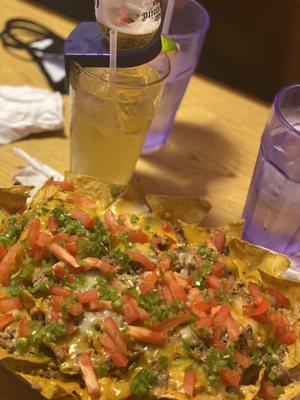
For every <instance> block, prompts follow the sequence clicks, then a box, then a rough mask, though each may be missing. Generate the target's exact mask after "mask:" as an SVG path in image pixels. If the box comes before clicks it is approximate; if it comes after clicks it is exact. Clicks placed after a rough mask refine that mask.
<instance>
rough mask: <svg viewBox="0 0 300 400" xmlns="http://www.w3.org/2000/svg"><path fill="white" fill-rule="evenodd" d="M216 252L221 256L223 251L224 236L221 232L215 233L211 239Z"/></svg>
mask: <svg viewBox="0 0 300 400" xmlns="http://www.w3.org/2000/svg"><path fill="white" fill-rule="evenodd" d="M212 240H213V242H214V244H215V246H216V249H217V251H218V252H219V253H220V254H222V253H223V251H224V247H225V243H226V236H225V233H224V232H223V231H217V232H216V233H215V234H214V236H213V238H212Z"/></svg>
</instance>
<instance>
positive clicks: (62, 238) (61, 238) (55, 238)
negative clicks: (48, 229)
mask: <svg viewBox="0 0 300 400" xmlns="http://www.w3.org/2000/svg"><path fill="white" fill-rule="evenodd" d="M68 237H69V235H68V234H67V233H66V232H59V233H57V234H56V235H54V236H52V242H64V241H66V240H67V239H68Z"/></svg>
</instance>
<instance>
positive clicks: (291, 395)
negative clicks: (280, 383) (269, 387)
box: [278, 382, 300, 400]
mask: <svg viewBox="0 0 300 400" xmlns="http://www.w3.org/2000/svg"><path fill="white" fill-rule="evenodd" d="M299 395H300V382H294V383H291V384H290V385H288V386H285V387H284V393H283V394H282V395H281V396H279V398H278V400H293V399H295V398H296V396H299Z"/></svg>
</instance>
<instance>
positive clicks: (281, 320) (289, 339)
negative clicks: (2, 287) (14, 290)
mask: <svg viewBox="0 0 300 400" xmlns="http://www.w3.org/2000/svg"><path fill="white" fill-rule="evenodd" d="M0 303H1V302H0ZM274 324H275V337H276V339H278V340H279V341H280V342H281V343H283V344H286V345H287V346H289V345H291V344H293V343H296V340H297V334H296V331H295V330H294V328H292V326H291V324H290V322H289V320H288V319H287V317H286V316H284V315H283V314H281V313H280V312H275V315H274Z"/></svg>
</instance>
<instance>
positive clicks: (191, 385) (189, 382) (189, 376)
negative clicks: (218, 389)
mask: <svg viewBox="0 0 300 400" xmlns="http://www.w3.org/2000/svg"><path fill="white" fill-rule="evenodd" d="M195 384H196V373H195V372H194V371H186V373H185V374H184V379H183V389H184V391H185V393H186V394H188V395H189V396H191V397H193V395H194V389H195Z"/></svg>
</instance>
